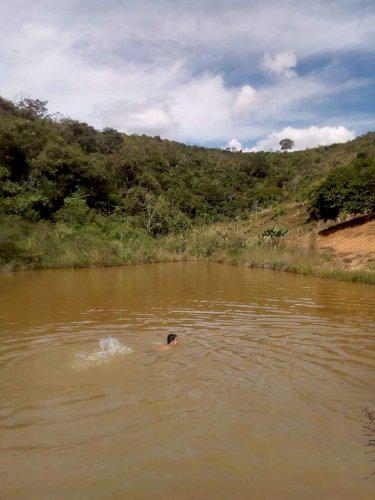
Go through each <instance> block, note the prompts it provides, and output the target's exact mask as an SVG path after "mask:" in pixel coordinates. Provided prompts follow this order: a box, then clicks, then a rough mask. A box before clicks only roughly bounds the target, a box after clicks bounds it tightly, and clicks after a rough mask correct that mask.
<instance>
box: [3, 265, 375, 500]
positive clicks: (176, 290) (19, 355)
mask: <svg viewBox="0 0 375 500" xmlns="http://www.w3.org/2000/svg"><path fill="white" fill-rule="evenodd" d="M374 306H375V289H374V288H373V287H371V286H369V285H361V284H352V283H340V282H335V281H330V280H320V279H316V278H309V277H303V276H295V275H290V274H285V273H276V272H270V271H257V270H250V269H245V268H235V267H229V266H222V265H215V264H203V263H182V264H160V265H159V264H158V265H146V266H138V267H132V268H116V269H97V270H87V269H86V270H51V271H35V272H25V273H18V274H14V275H4V276H0V325H1V333H0V387H1V392H0V436H1V439H0V451H1V453H0V474H1V477H0V496H1V497H5V498H25V497H27V498H41V497H42V498H66V497H71V496H72V497H79V498H81V497H89V498H103V497H115V498H117V497H118V498H124V497H125V498H269V497H271V498H272V497H273V498H301V497H304V498H305V497H307V498H371V497H373V494H374V487H375V486H374V477H370V478H369V479H368V480H365V479H364V478H365V477H368V476H369V475H370V474H371V470H372V467H373V463H371V453H365V452H366V451H370V450H369V448H368V447H366V443H367V441H366V438H364V436H363V433H362V431H363V426H364V425H366V422H365V420H364V414H363V411H362V410H363V408H370V409H371V408H374V407H375V401H374V391H373V387H374V342H373V341H374V331H375V328H374V326H375V307H374ZM169 333H177V334H178V335H179V338H180V341H181V344H180V345H179V346H177V347H175V348H173V349H170V350H169V351H161V350H160V349H158V348H157V347H158V346H157V345H155V344H158V343H159V344H160V343H164V342H165V339H166V337H167V335H168V334H169ZM159 347H160V346H159Z"/></svg>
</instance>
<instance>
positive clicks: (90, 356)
mask: <svg viewBox="0 0 375 500" xmlns="http://www.w3.org/2000/svg"><path fill="white" fill-rule="evenodd" d="M131 352H133V349H132V348H131V347H128V346H126V345H122V344H121V342H120V341H119V340H118V339H117V338H116V337H105V338H101V339H99V349H98V350H97V351H95V352H93V353H86V352H76V353H75V357H76V358H78V359H80V360H82V361H89V362H94V363H103V362H106V361H108V360H109V358H111V357H112V356H116V355H119V354H130V353H131Z"/></svg>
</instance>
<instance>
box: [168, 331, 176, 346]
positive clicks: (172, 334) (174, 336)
mask: <svg viewBox="0 0 375 500" xmlns="http://www.w3.org/2000/svg"><path fill="white" fill-rule="evenodd" d="M176 338H177V335H176V334H175V333H170V334H169V335H168V337H167V344H170V343H171V342H173V341H174V339H176Z"/></svg>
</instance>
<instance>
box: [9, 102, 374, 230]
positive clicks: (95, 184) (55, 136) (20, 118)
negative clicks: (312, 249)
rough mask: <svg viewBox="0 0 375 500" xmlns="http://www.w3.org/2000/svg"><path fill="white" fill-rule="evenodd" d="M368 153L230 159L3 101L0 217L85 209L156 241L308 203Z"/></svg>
mask: <svg viewBox="0 0 375 500" xmlns="http://www.w3.org/2000/svg"><path fill="white" fill-rule="evenodd" d="M374 153H375V134H374V133H368V134H366V135H364V136H362V137H358V138H356V139H355V140H353V141H351V142H348V143H345V144H336V145H332V146H324V147H318V148H314V149H309V150H305V151H300V152H289V153H263V152H260V153H233V152H229V151H223V150H219V149H207V148H203V147H196V146H186V145H183V144H180V143H177V142H173V141H169V140H161V139H160V138H159V137H148V136H145V135H142V136H139V135H125V134H121V133H119V132H117V131H116V130H114V129H111V128H106V129H104V130H103V131H98V130H95V129H94V128H93V127H91V126H90V125H87V124H86V123H81V122H78V121H75V120H73V119H70V118H59V119H56V118H54V117H51V116H49V115H48V111H47V109H46V103H44V102H42V101H37V100H31V99H25V100H23V101H22V102H20V103H19V104H18V105H15V104H13V103H11V102H10V101H7V100H5V99H1V98H0V216H1V217H2V218H3V219H2V220H5V218H9V217H12V218H13V220H14V221H16V220H23V221H29V222H30V223H37V222H38V221H43V220H45V221H51V222H52V223H54V222H56V221H59V220H60V221H61V220H68V219H69V217H70V216H72V213H74V214H76V215H75V216H77V214H80V213H82V214H83V213H84V214H85V217H87V213H88V212H87V211H88V210H89V211H90V212H91V211H93V212H95V213H101V214H102V215H103V214H104V216H111V217H112V216H116V217H123V218H126V219H127V220H128V221H131V223H132V225H133V226H134V227H140V228H144V229H145V230H147V231H149V233H150V234H151V235H152V236H156V235H158V234H165V233H168V232H173V231H174V230H179V229H181V228H185V227H187V226H189V225H191V224H192V223H194V222H199V223H206V222H215V221H219V220H225V219H226V220H228V219H233V218H239V217H246V216H247V215H248V214H249V213H250V212H252V211H254V210H259V209H261V208H264V207H267V206H269V205H272V204H275V203H280V202H284V201H285V202H288V201H298V200H299V201H304V200H306V199H307V198H308V196H311V195H310V194H309V193H310V192H311V190H312V188H314V186H318V185H319V184H320V182H321V180H322V179H323V178H324V177H325V176H326V175H327V173H328V172H329V171H331V170H332V169H337V167H340V166H344V165H347V164H349V163H351V162H353V161H355V160H356V159H357V158H359V159H360V160H362V161H364V162H365V163H366V162H367V166H368V165H369V164H368V159H369V158H370V159H371V158H372V157H374ZM371 161H372V160H371ZM371 161H370V163H371ZM371 165H373V163H371ZM371 165H370V166H371ZM361 168H362V167H361ZM372 170H373V167H372ZM366 175H367V174H366ZM365 208H366V207H365ZM359 211H360V210H359ZM69 214H70V215H69ZM8 223H9V220H8Z"/></svg>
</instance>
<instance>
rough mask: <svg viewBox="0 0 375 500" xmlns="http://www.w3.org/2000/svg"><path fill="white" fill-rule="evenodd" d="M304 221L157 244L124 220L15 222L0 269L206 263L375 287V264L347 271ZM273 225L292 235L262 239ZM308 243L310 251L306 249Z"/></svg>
mask: <svg viewBox="0 0 375 500" xmlns="http://www.w3.org/2000/svg"><path fill="white" fill-rule="evenodd" d="M305 221H306V214H305V211H304V208H303V206H298V205H290V206H288V207H283V206H279V207H276V208H274V209H269V210H265V211H263V212H260V213H258V214H256V215H255V216H253V217H252V218H250V219H246V220H239V221H232V222H225V223H217V224H212V225H204V226H195V227H193V228H190V229H188V230H186V231H184V232H181V233H177V234H170V235H168V236H163V237H158V238H152V237H151V236H150V235H149V234H148V233H147V231H146V230H143V229H139V228H135V227H133V226H132V225H131V223H130V222H129V223H124V221H123V220H122V219H119V220H116V219H115V218H114V219H111V220H110V221H109V219H108V218H104V217H102V218H100V217H99V218H98V217H96V219H95V220H93V221H92V223H91V224H88V223H87V221H86V223H85V225H84V226H80V225H72V224H67V223H64V222H59V223H55V224H52V223H49V222H39V223H37V224H32V225H31V224H25V223H23V222H22V221H21V220H15V219H14V218H12V219H9V220H7V221H6V222H4V221H3V224H2V226H3V235H4V236H3V244H2V263H1V264H2V265H1V270H2V272H10V271H15V270H20V269H42V268H72V267H73V268H74V267H104V266H118V265H131V264H138V263H151V262H171V261H181V260H207V261H213V262H219V263H227V264H232V265H243V266H247V267H254V268H264V269H275V270H282V271H288V272H294V273H299V274H305V275H313V276H319V277H322V278H334V279H338V280H344V281H358V282H363V283H375V272H373V269H371V263H370V264H369V265H368V266H367V267H366V266H365V267H364V268H362V269H349V268H348V266H347V265H346V264H345V262H343V261H342V260H339V259H338V258H336V256H335V255H334V254H332V252H327V251H320V250H318V249H317V248H316V245H315V244H314V240H313V239H311V237H310V236H311V234H313V229H314V230H315V231H316V229H317V227H316V226H315V227H314V228H312V227H311V225H309V224H306V223H305ZM271 225H278V226H279V227H286V228H288V233H287V235H286V236H285V237H283V238H280V239H279V240H275V241H267V240H266V241H265V240H264V239H262V238H260V235H261V234H262V231H264V229H265V228H267V227H270V226H271ZM309 235H310V236H309ZM304 240H305V241H307V244H305V245H303V244H301V242H302V241H304ZM7 242H8V244H7Z"/></svg>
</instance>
